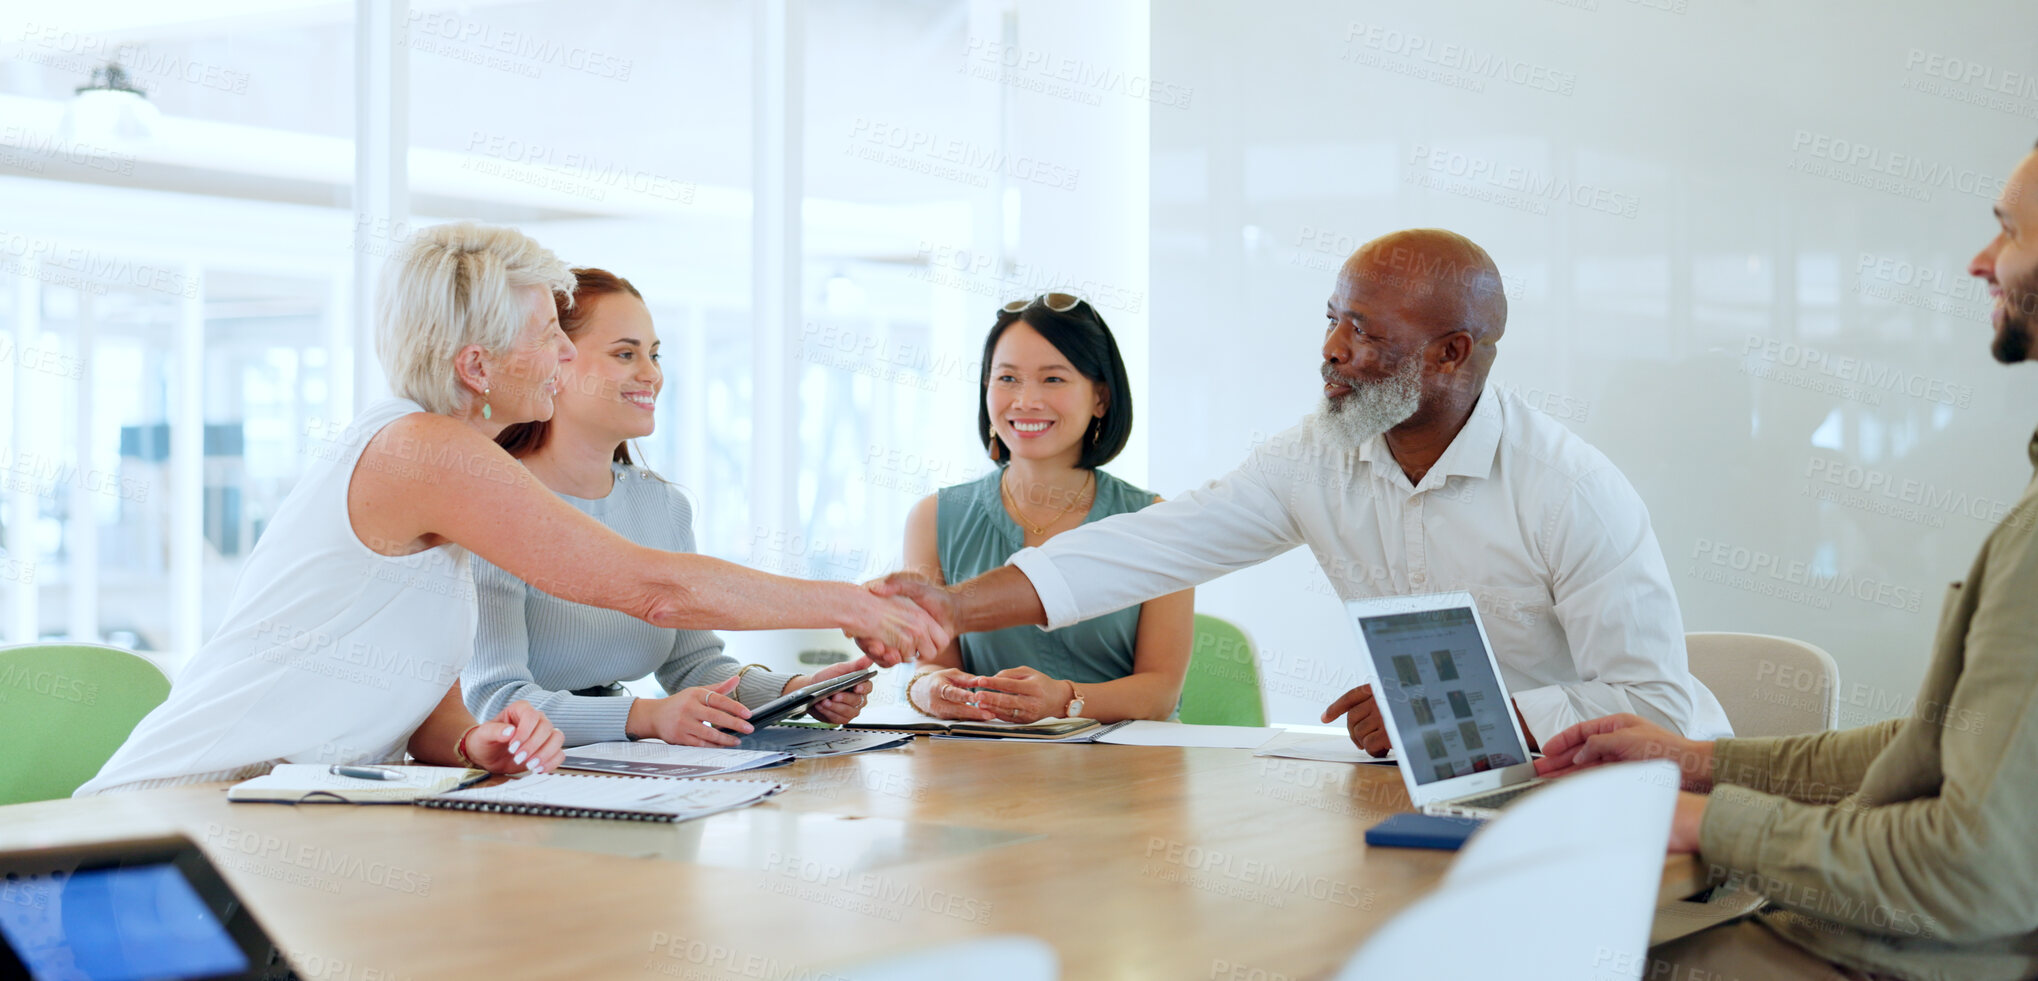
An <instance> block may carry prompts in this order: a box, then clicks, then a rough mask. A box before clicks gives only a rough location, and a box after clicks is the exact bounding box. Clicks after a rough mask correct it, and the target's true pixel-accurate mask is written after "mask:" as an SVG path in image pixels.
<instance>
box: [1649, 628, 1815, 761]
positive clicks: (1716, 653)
mask: <svg viewBox="0 0 2038 981" xmlns="http://www.w3.org/2000/svg"><path fill="white" fill-rule="evenodd" d="M1684 646H1685V649H1686V651H1687V652H1688V655H1687V656H1688V657H1689V658H1690V662H1691V673H1692V675H1694V676H1695V677H1697V678H1698V680H1699V681H1702V682H1704V683H1705V686H1706V687H1707V688H1710V689H1712V693H1713V695H1714V697H1717V698H1718V699H1719V700H1720V706H1721V707H1722V708H1725V709H1726V710H1727V721H1728V722H1731V723H1733V725H1734V735H1736V736H1743V737H1754V736H1795V735H1799V734H1802V733H1807V732H1823V731H1825V730H1827V729H1832V728H1834V727H1836V726H1838V725H1839V723H1840V666H1839V665H1838V664H1835V663H1834V661H1833V655H1831V654H1828V653H1826V652H1825V651H1824V650H1822V649H1820V648H1818V647H1816V646H1814V645H1812V644H1807V643H1805V642H1804V641H1801V640H1795V639H1792V638H1790V637H1775V636H1771V635H1769V634H1733V633H1693V634H1685V635H1684Z"/></svg>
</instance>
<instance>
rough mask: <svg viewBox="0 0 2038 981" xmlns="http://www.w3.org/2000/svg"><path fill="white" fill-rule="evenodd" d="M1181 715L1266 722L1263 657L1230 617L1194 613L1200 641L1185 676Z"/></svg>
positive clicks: (1216, 721)
mask: <svg viewBox="0 0 2038 981" xmlns="http://www.w3.org/2000/svg"><path fill="white" fill-rule="evenodd" d="M1180 717H1181V720H1182V721H1183V722H1186V723H1189V724H1191V725H1206V726H1263V725H1266V724H1267V707H1266V703H1265V702H1263V701H1262V700H1261V699H1260V662H1259V659H1258V658H1256V657H1254V656H1253V642H1252V641H1251V640H1249V639H1247V638H1246V635H1245V631H1243V630H1240V629H1239V628H1238V627H1237V626H1236V625H1235V624H1232V623H1231V622H1230V621H1227V620H1221V619H1218V618H1217V617H1213V616H1210V615H1209V614H1205V613H1198V614H1196V642H1195V644H1194V646H1192V647H1191V648H1190V649H1189V674H1188V677H1186V678H1184V679H1182V708H1181V715H1180Z"/></svg>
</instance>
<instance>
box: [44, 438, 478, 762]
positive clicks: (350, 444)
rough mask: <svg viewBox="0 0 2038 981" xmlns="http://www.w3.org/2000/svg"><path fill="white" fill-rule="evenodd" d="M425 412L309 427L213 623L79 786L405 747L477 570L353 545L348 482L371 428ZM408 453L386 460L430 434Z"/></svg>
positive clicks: (438, 676) (439, 551)
mask: <svg viewBox="0 0 2038 981" xmlns="http://www.w3.org/2000/svg"><path fill="white" fill-rule="evenodd" d="M423 411H425V410H424V408H423V407H421V406H419V405H418V404H417V403H415V402H412V401H409V400H408V399H389V400H386V401H383V402H378V403H376V404H375V405H372V406H369V407H368V408H366V409H364V410H362V412H361V414H360V416H359V417H357V418H356V419H355V420H354V422H353V424H352V425H350V426H348V427H347V428H346V429H345V430H344V431H342V432H340V433H337V434H335V435H333V437H332V439H331V440H330V441H329V442H318V441H316V440H315V441H314V444H313V447H312V450H311V454H312V456H313V461H312V463H311V464H310V466H308V467H307V468H306V470H305V474H304V477H303V479H301V480H299V481H298V483H297V486H296V488H294V489H293V490H291V492H290V494H289V496H288V497H285V498H284V499H283V503H282V505H281V506H280V507H278V508H277V509H276V517H275V519H274V520H273V521H271V522H270V523H269V526H268V528H267V529H266V530H264V531H263V533H262V538H261V540H260V541H258V542H256V544H255V548H254V550H253V551H252V552H251V553H250V554H249V555H248V562H247V565H246V566H245V567H244V568H242V570H241V574H240V578H239V579H238V580H237V581H236V582H235V583H234V593H233V600H232V602H231V603H230V604H229V606H228V607H227V612H226V620H225V622H223V623H221V624H220V627H219V633H217V634H215V635H214V636H213V638H212V640H211V641H210V642H208V643H207V644H206V645H205V646H204V647H203V648H201V649H200V650H199V652H198V654H197V655H196V656H195V657H193V658H192V659H191V662H190V663H189V664H187V665H185V667H184V669H183V670H182V671H181V672H179V673H178V675H177V677H176V679H175V681H174V682H173V683H172V685H171V688H170V697H169V700H167V701H165V702H164V703H163V704H162V705H160V706H158V707H157V708H156V710H155V711H153V712H150V713H149V714H148V716H147V717H146V718H144V719H142V721H141V724H140V725H138V726H136V727H135V730H134V734H133V735H131V736H129V737H128V739H127V742H126V743H125V744H123V745H122V746H121V747H120V749H119V751H117V752H115V753H114V754H113V758H112V759H111V760H108V761H107V763H106V766H105V767H103V768H101V769H100V771H99V775H98V776H95V777H93V778H92V779H91V780H89V781H87V782H86V783H85V785H84V786H82V787H80V788H78V791H77V794H76V796H80V797H83V796H87V795H90V794H98V793H104V792H106V791H108V790H141V789H145V788H148V787H161V786H169V785H172V784H181V783H196V782H199V781H205V780H231V779H239V778H242V777H250V776H258V775H260V774H263V773H266V772H268V771H269V768H270V767H272V766H274V765H275V764H277V763H282V762H290V763H361V762H390V761H395V760H400V759H402V758H403V753H404V745H405V743H407V742H408V741H409V739H410V735H411V733H412V732H413V731H414V730H416V729H417V727H418V726H419V725H420V724H421V723H423V722H424V720H425V717H426V716H427V715H430V714H431V711H432V709H433V707H435V706H437V705H438V703H439V700H440V699H441V698H444V697H445V695H446V689H448V688H449V687H451V686H452V684H453V682H454V681H455V680H457V679H458V678H459V677H460V670H461V668H463V667H465V666H466V664H467V659H468V657H469V656H470V655H472V654H473V653H474V623H475V597H474V574H473V572H472V570H471V569H470V568H469V567H468V561H467V551H466V550H465V549H463V548H461V547H460V546H458V545H442V546H440V547H438V548H434V549H429V550H427V551H424V552H419V553H416V554H413V555H406V556H402V557H391V556H387V555H382V554H379V553H377V552H376V551H375V550H374V549H371V548H369V547H368V546H367V545H365V544H363V543H362V542H361V540H360V539H359V538H357V537H356V536H355V535H354V527H353V522H352V521H351V520H349V518H348V516H347V486H348V484H349V483H350V482H351V481H352V480H353V475H354V465H355V463H356V462H358V461H359V460H360V458H361V451H362V449H364V448H365V447H366V446H367V444H368V441H369V440H370V439H372V438H373V437H374V436H375V434H376V433H377V432H380V431H381V430H382V427H384V426H387V425H389V424H390V423H391V422H394V421H396V420H397V419H400V418H402V417H404V416H406V415H409V414H411V413H413V412H423ZM416 455H417V456H418V457H419V459H417V460H414V461H408V462H403V461H397V462H394V463H393V465H395V466H415V467H420V468H423V467H430V466H435V465H436V462H435V461H434V459H433V458H434V456H435V454H433V453H432V452H431V450H430V448H429V447H427V448H423V452H421V453H418V454H416Z"/></svg>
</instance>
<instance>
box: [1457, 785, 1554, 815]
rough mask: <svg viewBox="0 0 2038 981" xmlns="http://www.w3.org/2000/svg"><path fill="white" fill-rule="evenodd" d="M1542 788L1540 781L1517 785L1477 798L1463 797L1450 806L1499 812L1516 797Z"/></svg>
mask: <svg viewBox="0 0 2038 981" xmlns="http://www.w3.org/2000/svg"><path fill="white" fill-rule="evenodd" d="M1542 786H1543V785H1542V783H1541V782H1540V781H1538V782H1536V783H1524V784H1516V785H1515V786H1512V787H1508V788H1506V789H1504V790H1496V791H1494V792H1492V793H1490V794H1480V795H1479V796H1477V797H1463V798H1460V799H1458V800H1454V801H1451V802H1450V805H1451V806H1452V807H1476V808H1481V809H1483V810H1488V811H1497V810H1499V809H1501V808H1503V807H1506V806H1507V805H1508V804H1510V803H1512V802H1513V801H1514V799H1515V798H1516V797H1520V796H1521V795H1523V794H1526V793H1528V792H1529V791H1531V790H1540V789H1542Z"/></svg>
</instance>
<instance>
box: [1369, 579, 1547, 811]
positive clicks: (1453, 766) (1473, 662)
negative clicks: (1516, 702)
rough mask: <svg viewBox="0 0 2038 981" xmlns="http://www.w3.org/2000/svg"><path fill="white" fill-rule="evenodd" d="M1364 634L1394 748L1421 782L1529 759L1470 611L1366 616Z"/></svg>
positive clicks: (1503, 691)
mask: <svg viewBox="0 0 2038 981" xmlns="http://www.w3.org/2000/svg"><path fill="white" fill-rule="evenodd" d="M1359 629H1360V630H1362V631H1364V632H1365V636H1366V649H1367V650H1368V651H1370V652H1371V654H1372V658H1373V678H1374V688H1373V693H1374V697H1376V698H1385V699H1388V700H1390V702H1391V704H1390V705H1389V706H1388V714H1389V715H1390V716H1391V718H1392V721H1393V725H1394V746H1395V748H1396V749H1398V750H1400V752H1401V760H1402V766H1404V767H1406V768H1408V772H1409V774H1410V775H1412V776H1413V777H1414V779H1415V782H1416V783H1418V784H1426V783H1431V782H1433V781H1437V780H1448V779H1450V778H1451V777H1461V776H1464V775H1465V774H1468V773H1477V772H1480V771H1483V770H1498V769H1500V768H1502V767H1508V766H1515V765H1517V764H1521V763H1526V762H1528V758H1529V756H1528V748H1527V747H1525V746H1523V745H1522V744H1521V740H1520V739H1519V738H1518V737H1517V736H1516V735H1515V729H1514V724H1513V720H1512V719H1510V718H1509V716H1508V713H1509V712H1511V711H1513V709H1512V708H1511V707H1510V706H1509V705H1508V701H1507V692H1506V690H1505V689H1504V688H1502V687H1501V685H1500V679H1499V678H1496V677H1494V675H1493V659H1492V658H1491V657H1488V656H1487V653H1486V648H1485V645H1484V644H1483V643H1481V641H1480V638H1479V625H1478V623H1477V622H1476V621H1474V620H1473V619H1472V610H1471V608H1470V607H1458V608H1455V609H1446V610H1426V611H1421V612H1414V613H1390V614H1384V615H1380V616H1366V617H1362V618H1360V620H1359Z"/></svg>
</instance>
